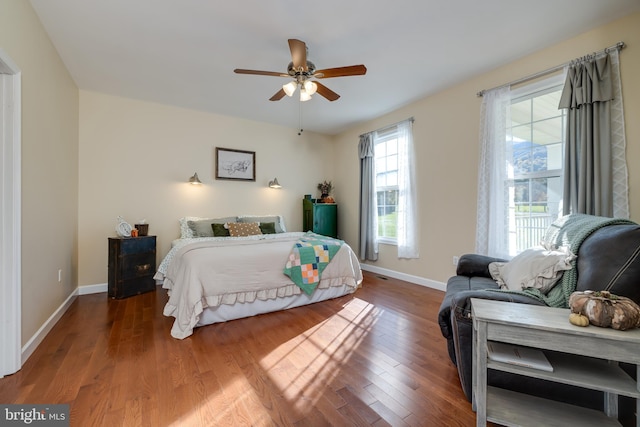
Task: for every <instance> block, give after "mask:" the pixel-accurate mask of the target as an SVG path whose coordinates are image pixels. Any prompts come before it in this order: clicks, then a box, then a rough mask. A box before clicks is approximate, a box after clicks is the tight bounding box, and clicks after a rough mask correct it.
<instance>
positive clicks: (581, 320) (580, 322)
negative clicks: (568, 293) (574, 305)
mask: <svg viewBox="0 0 640 427" xmlns="http://www.w3.org/2000/svg"><path fill="white" fill-rule="evenodd" d="M569 323H571V324H572V325H576V326H589V318H588V317H587V316H584V315H582V314H580V313H571V314H569Z"/></svg>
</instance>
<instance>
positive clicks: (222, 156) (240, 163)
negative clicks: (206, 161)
mask: <svg viewBox="0 0 640 427" xmlns="http://www.w3.org/2000/svg"><path fill="white" fill-rule="evenodd" d="M216 179H233V180H240V181H255V180H256V152H255V151H244V150H234V149H232V148H220V147H216Z"/></svg>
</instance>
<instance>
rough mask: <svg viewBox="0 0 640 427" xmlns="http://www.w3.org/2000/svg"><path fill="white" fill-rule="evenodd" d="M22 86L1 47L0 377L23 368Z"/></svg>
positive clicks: (16, 70)
mask: <svg viewBox="0 0 640 427" xmlns="http://www.w3.org/2000/svg"><path fill="white" fill-rule="evenodd" d="M21 88H22V73H21V71H20V69H19V68H18V66H17V65H16V64H15V63H14V62H13V61H12V60H11V58H10V57H9V55H7V53H6V52H5V51H4V50H2V49H0V165H1V166H2V168H1V171H0V342H2V343H3V345H2V346H0V347H1V349H0V378H2V377H3V376H5V375H10V374H13V373H15V372H17V371H19V370H20V368H22V351H21V340H22V337H21V334H22V307H21V304H22V295H21V293H22V254H21V250H22V244H21V234H22V232H21V230H22V228H21V214H22V209H21V191H22V182H21V145H22V142H21V123H22V119H21V116H22V102H21V100H22V98H21Z"/></svg>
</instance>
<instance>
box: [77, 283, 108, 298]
mask: <svg viewBox="0 0 640 427" xmlns="http://www.w3.org/2000/svg"><path fill="white" fill-rule="evenodd" d="M101 292H107V284H106V283H98V284H96V285H86V286H78V295H89V294H99V293H101Z"/></svg>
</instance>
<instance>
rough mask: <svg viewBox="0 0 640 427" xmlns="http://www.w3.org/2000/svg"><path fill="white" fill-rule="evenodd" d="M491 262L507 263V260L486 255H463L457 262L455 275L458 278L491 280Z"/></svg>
mask: <svg viewBox="0 0 640 427" xmlns="http://www.w3.org/2000/svg"><path fill="white" fill-rule="evenodd" d="M492 262H507V260H504V259H502V258H494V257H490V256H486V255H478V254H464V255H462V256H461V257H460V259H459V260H458V266H457V267H456V274H457V275H458V276H469V277H473V276H479V277H487V278H489V279H491V273H489V264H491V263H492Z"/></svg>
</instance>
